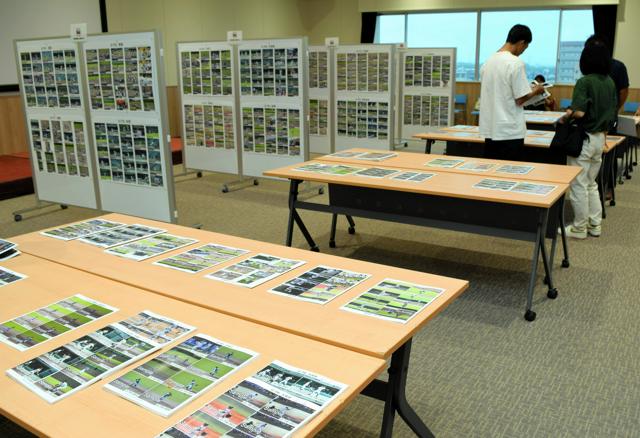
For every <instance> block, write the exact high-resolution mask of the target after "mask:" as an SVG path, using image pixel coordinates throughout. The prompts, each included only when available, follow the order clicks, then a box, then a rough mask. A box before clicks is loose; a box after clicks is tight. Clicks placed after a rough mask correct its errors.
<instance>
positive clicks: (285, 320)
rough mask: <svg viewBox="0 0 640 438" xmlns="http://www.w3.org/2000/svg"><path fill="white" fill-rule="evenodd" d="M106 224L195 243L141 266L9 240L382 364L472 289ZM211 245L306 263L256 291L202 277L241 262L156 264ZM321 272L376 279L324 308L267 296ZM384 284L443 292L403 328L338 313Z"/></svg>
mask: <svg viewBox="0 0 640 438" xmlns="http://www.w3.org/2000/svg"><path fill="white" fill-rule="evenodd" d="M103 218H104V219H108V220H112V221H118V222H124V223H138V224H143V225H151V226H154V227H159V228H163V229H166V230H168V231H169V232H170V233H172V234H176V235H178V236H186V237H192V238H195V239H198V242H197V243H195V244H193V245H190V246H187V247H183V248H181V249H177V250H175V251H172V252H169V253H167V254H164V255H161V256H158V257H154V258H152V259H149V260H146V261H140V262H136V261H133V260H129V259H124V258H121V257H117V256H114V255H110V254H107V253H105V252H104V251H103V250H102V249H100V248H98V247H95V246H93V245H88V244H85V243H83V242H80V241H69V242H65V241H61V240H59V239H54V238H50V237H46V236H43V235H41V234H40V233H38V232H36V233H30V234H24V235H21V236H17V237H12V238H11V241H12V242H15V243H17V244H18V245H19V248H20V250H21V251H23V252H25V253H29V254H33V255H36V256H38V257H42V258H45V259H48V260H51V261H55V262H57V263H61V264H64V265H67V266H71V267H74V268H77V269H81V270H84V271H87V272H91V273H94V274H97V275H100V276H103V277H106V278H110V279H113V280H116V281H120V282H123V283H126V284H130V285H133V286H136V287H139V288H142V289H145V290H148V291H152V292H155V293H158V294H161V295H165V296H168V297H171V298H175V299H177V300H180V301H184V302H188V303H191V304H196V305H198V306H202V307H205V308H207V309H212V310H217V311H220V312H223V313H226V314H229V315H232V316H236V317H239V318H243V319H247V320H250V321H253V322H257V323H260V324H263V325H266V326H270V327H274V328H277V329H280V330H284V331H288V332H291V333H295V334H298V335H300V336H304V337H307V338H311V339H316V340H319V341H322V342H326V343H329V344H332V345H336V346H339V347H343V348H348V349H351V350H354V351H357V352H361V353H366V354H369V355H373V356H376V357H380V358H388V357H390V356H391V354H392V353H393V352H394V351H395V350H396V349H397V348H398V347H400V346H401V345H402V344H404V343H405V342H406V341H407V340H409V339H411V337H413V335H414V334H415V333H416V332H417V331H418V330H420V329H421V328H422V327H423V326H424V325H425V324H426V323H427V322H428V321H429V320H430V319H431V318H433V317H434V316H435V315H437V314H438V313H439V312H440V311H442V310H443V309H444V308H445V307H447V305H449V303H451V302H452V301H453V300H454V299H455V298H456V297H457V296H458V295H460V294H461V293H462V292H463V291H464V290H465V289H466V288H467V287H468V282H467V281H464V280H458V279H453V278H449V277H443V276H439V275H432V274H426V273H422V272H416V271H411V270H407V269H401V268H395V267H390V266H384V265H379V264H375V263H367V262H363V261H359V260H353V259H347V258H343V257H337V256H332V255H328V254H321V253H316V252H311V251H306V250H302V249H297V248H289V247H286V246H282V245H274V244H270V243H265V242H259V241H255V240H250V239H243V238H239V237H233V236H228V235H225V234H218V233H213V232H210V231H204V230H197V229H194V228H188V227H182V226H178V225H172V224H167V223H162V222H156V221H151V220H145V219H140V218H134V217H131V216H125V215H120V214H109V215H106V216H103ZM206 243H216V244H221V245H226V246H232V247H235V248H242V249H246V250H250V251H251V253H249V254H247V255H246V257H248V256H251V255H255V254H256V253H258V252H261V253H266V254H270V255H275V256H280V257H286V258H289V259H295V260H304V261H306V262H307V263H306V264H304V265H302V266H300V267H298V268H296V269H295V270H293V271H290V272H288V273H285V274H283V275H281V276H279V277H277V278H275V279H272V280H270V281H268V282H266V283H264V284H262V285H260V286H257V287H255V288H253V289H248V288H245V287H240V286H236V285H232V284H227V283H223V282H220V281H215V280H210V279H207V278H204V275H205V274H208V273H210V272H213V271H216V270H219V269H221V268H223V267H225V266H228V265H231V264H234V263H237V262H238V261H239V260H242V259H243V258H245V256H241V257H238V258H236V259H233V260H231V261H228V262H226V263H222V264H220V265H218V266H215V267H212V268H209V269H207V270H205V271H202V273H198V274H189V273H186V272H181V271H177V270H175V269H170V268H166V267H163V266H158V265H154V264H152V263H153V262H154V261H156V260H159V259H161V258H165V257H169V256H170V255H173V254H176V253H181V252H184V251H186V250H188V249H190V248H195V247H198V246H201V245H204V244H206ZM318 265H324V266H329V267H334V268H342V269H346V270H349V271H354V272H360V273H368V274H372V276H371V277H370V278H369V279H368V280H366V281H364V282H363V283H360V284H359V285H358V286H356V287H354V288H353V289H350V290H349V291H347V292H345V293H344V294H342V295H340V296H339V297H337V298H335V299H333V300H332V301H330V302H328V303H326V304H324V305H322V304H316V303H309V302H304V301H300V300H296V299H292V298H289V297H286V296H281V295H276V294H273V293H270V292H267V291H268V290H269V289H271V288H272V287H275V286H277V285H279V284H281V283H283V282H285V281H286V280H289V279H291V278H295V277H297V276H298V275H300V274H302V273H303V272H306V271H308V270H310V269H312V268H314V267H316V266H318ZM385 278H392V279H396V280H402V281H407V282H412V283H418V284H423V285H429V286H435V287H439V288H443V289H445V290H446V291H445V292H444V293H443V294H442V295H440V296H439V297H438V298H437V299H436V300H435V301H433V302H432V303H431V304H429V305H428V306H427V307H426V308H424V309H423V310H422V311H421V312H419V313H418V314H417V315H416V316H415V317H414V318H412V319H411V320H410V321H408V322H407V323H406V324H400V323H396V322H390V321H384V320H380V319H377V318H373V317H369V316H363V315H358V314H355V313H352V312H346V311H344V310H340V309H339V308H340V307H341V306H342V305H343V304H345V303H346V302H347V301H349V300H351V299H352V298H354V297H355V296H357V295H359V294H360V293H362V292H364V291H365V290H367V289H368V288H370V287H371V286H374V285H375V284H377V283H378V282H380V281H381V280H383V279H385Z"/></svg>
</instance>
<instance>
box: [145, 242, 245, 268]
mask: <svg viewBox="0 0 640 438" xmlns="http://www.w3.org/2000/svg"><path fill="white" fill-rule="evenodd" d="M248 252H249V251H248V250H246V249H239V248H232V247H229V246H224V245H218V244H215V243H208V244H206V245H202V246H200V247H198V248H193V249H190V250H189V251H186V252H183V253H180V254H176V255H174V256H171V257H168V258H166V259H162V260H158V261H157V262H154V263H153V264H154V265H159V266H164V267H167V268H173V269H177V270H179V271H183V272H188V273H191V274H195V273H197V272H200V271H204V270H205V269H208V268H211V267H213V266H216V265H219V264H220V263H224V262H227V261H229V260H231V259H234V258H236V257H239V256H241V255H244V254H247V253H248Z"/></svg>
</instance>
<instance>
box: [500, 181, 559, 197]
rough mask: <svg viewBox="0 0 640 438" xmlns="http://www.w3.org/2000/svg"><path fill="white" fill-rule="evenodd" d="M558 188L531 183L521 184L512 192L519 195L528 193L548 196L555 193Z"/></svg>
mask: <svg viewBox="0 0 640 438" xmlns="http://www.w3.org/2000/svg"><path fill="white" fill-rule="evenodd" d="M556 187H558V186H554V185H549V184H534V183H530V182H519V183H518V184H516V185H515V186H514V187H513V188H512V189H511V191H512V192H517V193H527V194H529V195H539V196H547V195H548V194H549V193H551V192H553V191H554V190H555V188H556Z"/></svg>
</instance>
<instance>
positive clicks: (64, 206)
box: [60, 204, 69, 210]
mask: <svg viewBox="0 0 640 438" xmlns="http://www.w3.org/2000/svg"><path fill="white" fill-rule="evenodd" d="M60 208H61V209H63V210H66V209H67V208H69V206H68V205H64V204H60Z"/></svg>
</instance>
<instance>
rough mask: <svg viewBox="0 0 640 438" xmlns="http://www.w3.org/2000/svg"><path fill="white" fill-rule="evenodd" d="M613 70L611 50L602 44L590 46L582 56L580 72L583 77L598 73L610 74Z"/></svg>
mask: <svg viewBox="0 0 640 438" xmlns="http://www.w3.org/2000/svg"><path fill="white" fill-rule="evenodd" d="M610 69H611V55H610V54H609V49H607V47H606V46H604V45H602V44H588V45H585V46H584V49H582V54H581V55H580V72H581V73H582V74H583V75H588V74H591V73H597V74H601V75H607V74H609V70H610Z"/></svg>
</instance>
